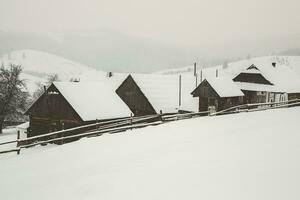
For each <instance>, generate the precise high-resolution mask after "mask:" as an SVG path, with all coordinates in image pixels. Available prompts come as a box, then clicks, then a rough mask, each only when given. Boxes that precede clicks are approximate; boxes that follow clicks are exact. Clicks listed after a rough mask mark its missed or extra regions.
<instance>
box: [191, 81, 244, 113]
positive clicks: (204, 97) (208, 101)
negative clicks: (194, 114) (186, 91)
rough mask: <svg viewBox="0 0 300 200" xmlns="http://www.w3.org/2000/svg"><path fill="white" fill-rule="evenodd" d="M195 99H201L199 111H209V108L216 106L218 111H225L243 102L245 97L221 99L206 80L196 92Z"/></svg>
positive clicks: (194, 93)
mask: <svg viewBox="0 0 300 200" xmlns="http://www.w3.org/2000/svg"><path fill="white" fill-rule="evenodd" d="M192 94H193V96H194V97H199V111H200V112H201V111H207V110H208V107H209V106H215V107H216V110H217V111H219V110H223V109H226V108H230V107H233V106H236V105H239V104H241V103H242V102H243V97H223V98H221V97H220V96H219V95H218V93H217V92H216V91H215V90H214V89H213V87H212V86H211V85H210V84H209V83H208V81H206V80H204V81H203V82H202V83H201V84H200V85H199V86H198V87H197V89H196V90H195V91H193V93H192Z"/></svg>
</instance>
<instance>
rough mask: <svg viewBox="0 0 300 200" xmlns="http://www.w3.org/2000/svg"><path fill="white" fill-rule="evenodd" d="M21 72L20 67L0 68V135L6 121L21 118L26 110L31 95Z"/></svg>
mask: <svg viewBox="0 0 300 200" xmlns="http://www.w3.org/2000/svg"><path fill="white" fill-rule="evenodd" d="M21 72H22V68H21V66H20V65H13V64H11V65H10V66H9V67H4V66H3V65H2V66H1V67H0V133H2V128H3V124H4V120H5V119H7V118H9V119H17V118H18V117H21V116H22V115H23V111H24V110H25V108H26V105H27V98H28V96H29V95H28V93H27V91H26V87H25V83H24V80H21V79H20V74H21Z"/></svg>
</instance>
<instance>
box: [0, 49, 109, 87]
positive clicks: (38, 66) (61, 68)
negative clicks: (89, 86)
mask: <svg viewBox="0 0 300 200" xmlns="http://www.w3.org/2000/svg"><path fill="white" fill-rule="evenodd" d="M0 62H1V63H3V64H4V65H9V64H10V63H13V64H18V65H21V66H22V68H23V75H22V78H23V79H25V80H26V82H27V87H28V89H29V91H30V92H33V91H34V90H35V89H36V82H43V81H45V80H46V79H47V76H48V75H50V74H58V75H59V78H60V79H61V80H65V81H68V80H70V78H72V77H78V76H79V75H81V74H82V73H86V72H91V73H93V72H96V70H95V69H93V68H91V67H88V66H85V65H82V64H79V63H76V62H73V61H71V60H68V59H65V58H62V57H59V56H56V55H53V54H50V53H46V52H41V51H34V50H19V51H13V52H10V53H9V54H6V55H3V56H2V57H1V58H0ZM103 73H104V72H103Z"/></svg>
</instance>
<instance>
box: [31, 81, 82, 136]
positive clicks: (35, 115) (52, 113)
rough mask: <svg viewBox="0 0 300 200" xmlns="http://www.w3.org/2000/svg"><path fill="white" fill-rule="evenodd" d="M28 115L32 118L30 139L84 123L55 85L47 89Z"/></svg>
mask: <svg viewBox="0 0 300 200" xmlns="http://www.w3.org/2000/svg"><path fill="white" fill-rule="evenodd" d="M54 93H55V94H54ZM26 114H28V115H29V118H30V123H29V129H28V137H31V136H35V135H40V134H44V133H48V132H52V131H57V130H61V129H66V128H71V127H75V126H78V125H81V124H83V123H84V122H83V121H82V120H81V118H80V116H79V115H78V114H77V113H76V111H75V110H74V109H73V108H72V106H71V105H70V104H69V103H68V102H67V101H66V99H65V98H64V97H63V96H62V95H61V94H60V92H59V91H58V90H57V88H56V87H55V86H54V85H51V86H50V87H49V88H48V89H47V91H46V92H45V93H44V94H43V95H42V96H41V97H40V98H39V99H38V100H37V101H36V102H35V103H34V104H33V105H32V107H31V108H29V110H28V111H27V112H26Z"/></svg>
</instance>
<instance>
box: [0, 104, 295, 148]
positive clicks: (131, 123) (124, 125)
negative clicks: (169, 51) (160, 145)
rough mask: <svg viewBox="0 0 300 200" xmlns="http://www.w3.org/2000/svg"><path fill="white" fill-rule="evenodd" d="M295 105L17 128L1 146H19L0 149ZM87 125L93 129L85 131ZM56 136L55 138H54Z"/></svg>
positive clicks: (256, 105)
mask: <svg viewBox="0 0 300 200" xmlns="http://www.w3.org/2000/svg"><path fill="white" fill-rule="evenodd" d="M292 106H300V99H294V100H289V101H282V102H269V103H252V104H242V105H237V106H233V107H230V108H227V109H224V110H221V111H218V112H214V113H210V112H209V111H202V112H195V113H183V114H178V113H177V114H162V115H159V114H155V115H147V116H141V117H127V118H122V119H114V120H109V121H102V122H97V123H93V124H88V125H83V126H79V127H74V128H70V129H66V130H61V131H56V132H51V133H46V134H43V135H38V136H33V137H29V138H25V139H20V133H19V131H18V139H17V140H11V141H7V142H2V143H0V145H6V144H12V143H17V145H16V148H13V149H9V150H5V151H0V154H4V153H10V152H17V153H18V154H19V153H20V150H21V149H23V148H29V147H33V146H36V145H43V144H47V143H55V142H61V144H63V143H64V141H66V140H68V139H80V138H83V137H94V136H99V135H102V134H104V133H116V132H122V131H126V130H129V129H135V128H143V127H146V126H154V125H159V124H162V123H167V122H169V121H175V120H182V119H188V118H193V117H201V116H217V115H224V114H233V113H240V112H254V111H261V110H269V109H277V108H287V107H292ZM86 128H91V129H89V130H86ZM80 130H82V131H81V132H79V133H77V134H72V135H65V134H67V133H69V134H70V133H72V132H73V131H80ZM51 137H53V138H51Z"/></svg>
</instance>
